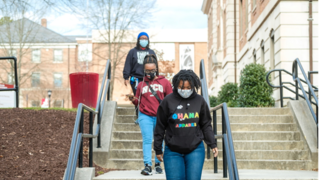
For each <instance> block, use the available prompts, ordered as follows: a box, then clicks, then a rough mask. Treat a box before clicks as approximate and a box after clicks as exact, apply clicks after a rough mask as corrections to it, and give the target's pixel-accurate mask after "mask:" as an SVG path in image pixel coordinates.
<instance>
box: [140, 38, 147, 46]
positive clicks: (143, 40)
mask: <svg viewBox="0 0 320 180" xmlns="http://www.w3.org/2000/svg"><path fill="white" fill-rule="evenodd" d="M139 43H140V46H142V47H144V48H145V47H147V45H148V40H145V39H141V40H139Z"/></svg>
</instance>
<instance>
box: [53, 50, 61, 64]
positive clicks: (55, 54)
mask: <svg viewBox="0 0 320 180" xmlns="http://www.w3.org/2000/svg"><path fill="white" fill-rule="evenodd" d="M53 61H54V62H62V49H55V50H54V51H53Z"/></svg>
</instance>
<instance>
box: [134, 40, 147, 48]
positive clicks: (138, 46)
mask: <svg viewBox="0 0 320 180" xmlns="http://www.w3.org/2000/svg"><path fill="white" fill-rule="evenodd" d="M149 44H150V40H149V38H148V45H147V47H146V49H150V48H149ZM136 48H137V49H139V48H140V43H139V39H138V40H137V44H136Z"/></svg>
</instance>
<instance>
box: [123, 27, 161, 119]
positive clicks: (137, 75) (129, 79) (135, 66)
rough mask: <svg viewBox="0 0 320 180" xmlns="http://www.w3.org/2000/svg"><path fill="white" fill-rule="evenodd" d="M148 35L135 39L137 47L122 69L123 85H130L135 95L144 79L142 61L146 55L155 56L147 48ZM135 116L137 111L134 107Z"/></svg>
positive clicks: (141, 34) (140, 35) (130, 52)
mask: <svg viewBox="0 0 320 180" xmlns="http://www.w3.org/2000/svg"><path fill="white" fill-rule="evenodd" d="M149 44H150V41H149V35H148V34H147V33H146V32H141V33H139V35H138V38H137V45H136V47H134V48H133V49H131V50H130V51H129V53H128V55H127V58H126V62H125V64H124V68H123V79H124V85H125V86H127V85H129V84H130V85H131V88H132V92H133V94H134V95H136V89H137V86H138V84H139V82H142V80H143V77H144V71H143V60H144V57H145V56H146V55H148V54H154V55H156V54H155V52H154V51H153V50H152V49H150V48H149ZM136 114H137V115H138V110H137V107H136Z"/></svg>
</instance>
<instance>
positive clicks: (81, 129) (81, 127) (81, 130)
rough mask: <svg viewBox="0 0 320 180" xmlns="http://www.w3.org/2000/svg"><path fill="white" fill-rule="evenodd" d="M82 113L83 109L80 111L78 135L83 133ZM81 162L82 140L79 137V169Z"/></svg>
mask: <svg viewBox="0 0 320 180" xmlns="http://www.w3.org/2000/svg"><path fill="white" fill-rule="evenodd" d="M83 111H84V109H82V110H81V118H80V125H79V126H80V128H79V133H83ZM82 162H83V139H82V137H81V141H80V151H79V168H82Z"/></svg>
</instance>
